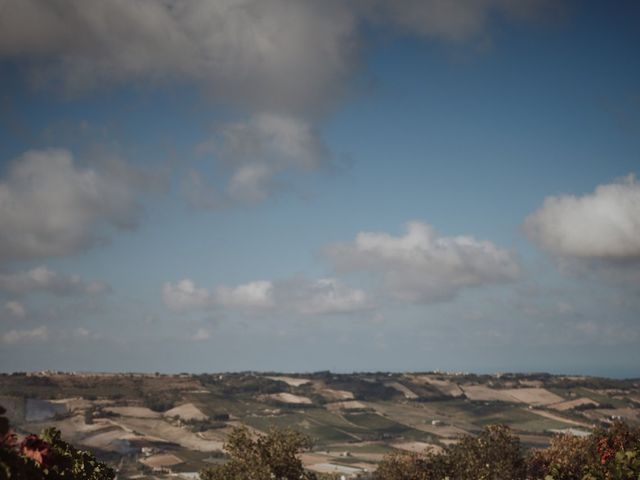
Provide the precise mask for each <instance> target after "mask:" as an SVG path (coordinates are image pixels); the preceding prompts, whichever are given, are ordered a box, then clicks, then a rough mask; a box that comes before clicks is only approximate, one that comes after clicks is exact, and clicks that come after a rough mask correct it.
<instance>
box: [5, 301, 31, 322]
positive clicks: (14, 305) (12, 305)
mask: <svg viewBox="0 0 640 480" xmlns="http://www.w3.org/2000/svg"><path fill="white" fill-rule="evenodd" d="M4 308H5V310H6V311H7V312H9V314H10V315H11V316H13V317H17V318H24V317H25V316H26V315H27V310H26V309H25V308H24V305H22V304H21V303H20V302H17V301H15V300H10V301H8V302H6V303H5V304H4Z"/></svg>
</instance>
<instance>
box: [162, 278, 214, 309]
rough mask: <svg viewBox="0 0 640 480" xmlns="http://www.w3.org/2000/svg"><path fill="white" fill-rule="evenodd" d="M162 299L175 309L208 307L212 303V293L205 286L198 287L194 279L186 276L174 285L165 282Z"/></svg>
mask: <svg viewBox="0 0 640 480" xmlns="http://www.w3.org/2000/svg"><path fill="white" fill-rule="evenodd" d="M162 299H163V301H164V303H165V305H166V306H167V307H169V308H170V309H171V310H174V311H178V312H180V311H188V310H198V309H203V308H207V307H208V306H210V305H211V294H210V293H209V292H208V291H207V290H206V289H204V288H196V285H195V283H194V282H193V280H190V279H188V278H185V279H184V280H181V281H179V282H178V283H177V284H175V285H173V284H171V283H169V282H167V283H165V284H164V287H163V289H162Z"/></svg>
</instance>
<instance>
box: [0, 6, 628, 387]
mask: <svg viewBox="0 0 640 480" xmlns="http://www.w3.org/2000/svg"><path fill="white" fill-rule="evenodd" d="M0 86H1V90H0V102H1V103H0V370H2V371H5V372H10V371H30V370H45V369H53V370H66V371H146V372H156V371H160V372H223V371H239V370H259V371H286V372H294V371H299V372H305V371H318V370H332V371H337V372H350V371H431V370H438V369H439V370H447V371H468V372H480V373H484V372H505V371H509V372H513V371H519V372H532V371H536V372H537V371H547V372H553V373H582V374H592V375H605V376H616V377H630V376H636V377H638V376H640V348H638V345H640V183H638V179H637V174H638V173H640V172H639V171H640V5H639V4H638V3H637V2H632V1H619V2H615V3H609V2H596V1H580V2H579V1H570V0H554V1H552V0H523V1H521V2H511V1H508V0H455V1H444V0H424V1H419V0H400V1H394V2H391V1H385V0H370V1H364V0H362V1H359V0H342V1H333V0H326V1H322V2H317V1H311V0H309V1H307V0H296V1H294V0H189V1H187V0H138V1H136V2H131V1H128V0H109V1H106V2H105V1H102V0H84V1H82V2H79V1H73V0H22V1H16V0H5V1H4V2H2V3H0Z"/></svg>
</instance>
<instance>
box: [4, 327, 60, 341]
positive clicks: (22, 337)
mask: <svg viewBox="0 0 640 480" xmlns="http://www.w3.org/2000/svg"><path fill="white" fill-rule="evenodd" d="M48 339H49V330H48V329H47V327H46V326H42V327H36V328H34V329H32V330H11V331H9V332H7V333H5V334H3V335H2V341H3V342H4V343H8V344H19V343H42V342H46V341H47V340H48Z"/></svg>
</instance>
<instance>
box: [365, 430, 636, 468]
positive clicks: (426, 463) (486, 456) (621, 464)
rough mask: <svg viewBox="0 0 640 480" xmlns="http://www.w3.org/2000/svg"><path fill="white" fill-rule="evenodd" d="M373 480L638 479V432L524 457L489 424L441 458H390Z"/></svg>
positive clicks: (556, 445) (556, 442) (506, 434)
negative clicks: (475, 435) (375, 479)
mask: <svg viewBox="0 0 640 480" xmlns="http://www.w3.org/2000/svg"><path fill="white" fill-rule="evenodd" d="M376 478H377V479H378V480H443V479H455V480H481V479H485V480H504V479H510V480H524V479H528V480H640V428H635V429H632V428H630V427H628V426H627V425H625V424H623V423H616V424H614V425H613V426H612V427H611V428H610V429H609V430H598V431H596V432H594V433H593V434H592V435H590V436H589V437H586V438H578V437H573V436H570V435H561V436H557V437H555V438H554V439H553V440H552V441H551V445H550V446H549V447H548V448H546V449H543V450H535V451H533V452H531V453H529V454H528V455H526V456H525V455H524V454H523V452H522V449H521V447H520V442H519V440H518V438H517V437H515V436H514V435H512V434H511V432H510V430H509V428H508V427H506V426H500V425H492V426H489V427H487V428H486V429H485V430H484V431H483V432H482V433H481V434H480V435H479V436H477V437H471V436H467V437H464V438H462V439H461V440H460V442H459V443H458V444H456V445H452V446H451V447H448V448H447V449H446V450H445V451H444V452H443V453H441V454H432V453H428V454H422V455H419V454H394V455H390V456H389V457H387V458H386V459H385V460H384V461H383V462H382V463H381V464H380V466H379V467H378V470H377V471H376Z"/></svg>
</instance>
